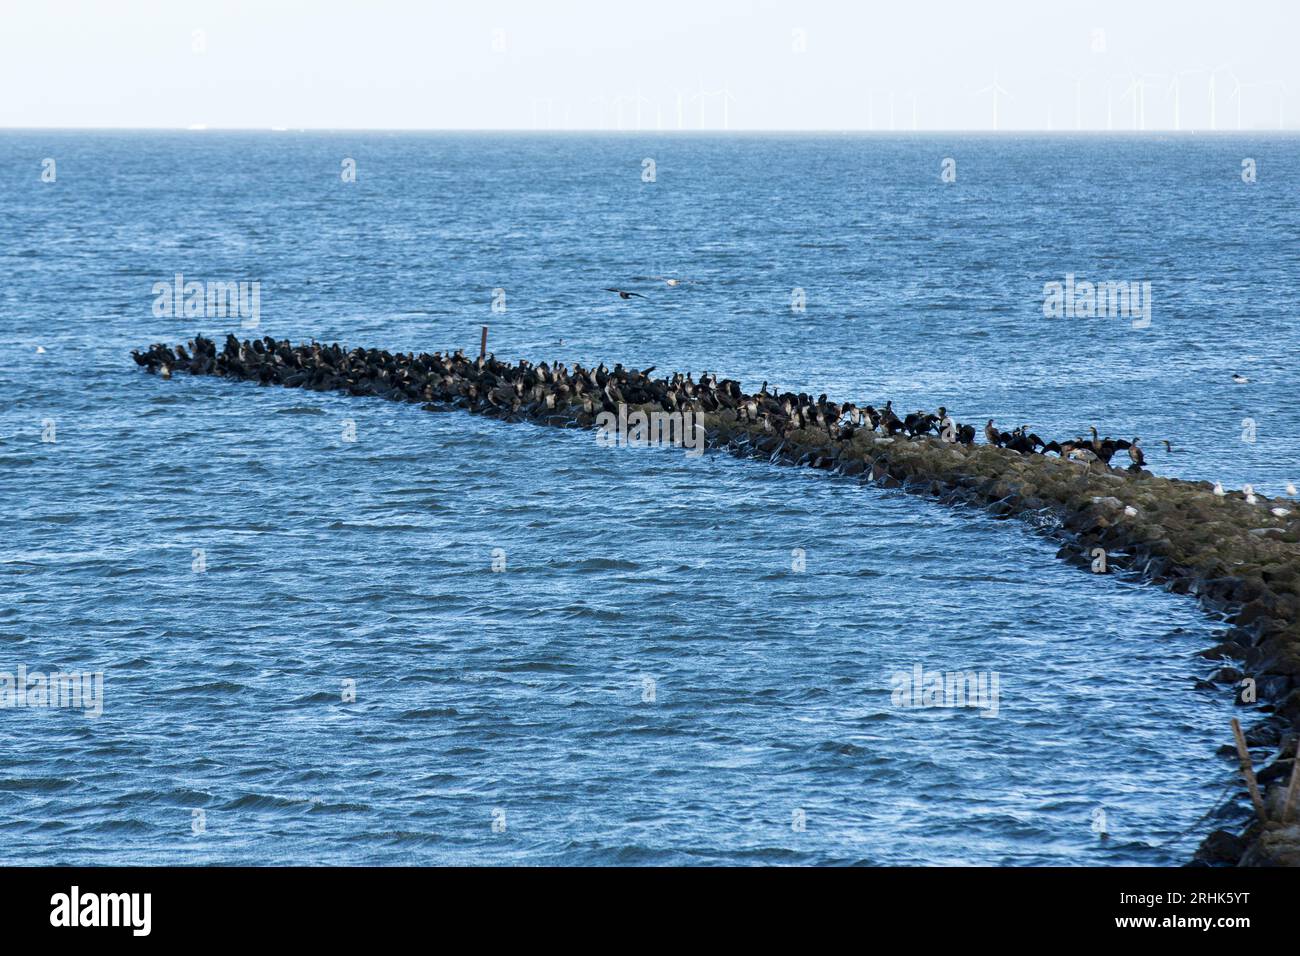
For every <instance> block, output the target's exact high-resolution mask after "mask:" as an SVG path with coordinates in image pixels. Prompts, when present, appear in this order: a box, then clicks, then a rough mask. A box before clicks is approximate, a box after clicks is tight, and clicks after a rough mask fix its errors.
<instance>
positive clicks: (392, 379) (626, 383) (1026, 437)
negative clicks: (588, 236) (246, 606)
mask: <svg viewBox="0 0 1300 956" xmlns="http://www.w3.org/2000/svg"><path fill="white" fill-rule="evenodd" d="M131 356H132V358H134V359H135V361H136V363H137V364H138V365H140V366H142V367H143V368H146V369H148V370H149V371H150V372H157V373H159V374H161V375H162V376H163V377H164V378H170V377H171V376H172V374H174V373H175V372H189V373H190V374H193V375H218V376H226V377H229V378H237V379H251V380H255V381H257V382H259V383H260V384H263V385H283V386H285V387H287V388H307V389H311V390H313V391H318V392H323V391H344V392H348V393H349V394H352V395H375V396H379V397H381V398H387V399H390V400H393V401H406V402H416V403H424V404H425V405H426V406H435V407H436V405H435V403H437V404H441V405H448V404H449V405H452V406H456V407H462V408H467V409H473V410H475V411H478V412H482V413H484V414H488V415H493V416H496V417H499V418H506V419H542V420H546V422H547V423H548V424H556V425H566V424H571V425H577V426H581V427H591V426H592V425H593V424H594V422H595V417H596V416H597V415H599V414H601V413H602V412H614V413H617V410H618V406H619V405H620V404H622V405H626V406H631V405H647V404H653V405H658V406H659V407H660V408H662V409H663V410H664V411H665V412H670V413H671V412H687V411H691V412H695V413H714V414H718V413H721V412H723V411H725V410H728V409H730V410H731V411H733V412H734V413H735V415H736V417H737V419H738V420H739V421H741V422H745V423H752V424H754V425H761V426H762V428H763V430H764V431H765V432H766V433H768V434H774V435H780V436H782V437H786V436H789V435H791V434H793V433H794V432H796V431H799V430H801V429H815V430H818V431H822V430H824V431H825V432H826V434H827V437H828V439H830V440H831V441H837V442H841V441H847V440H849V439H851V438H852V437H853V436H854V434H856V433H857V432H858V431H859V430H870V431H872V432H878V433H881V434H884V435H886V436H889V437H891V438H892V437H895V436H902V437H905V438H919V437H922V436H926V435H936V436H938V437H939V438H940V439H942V440H945V441H949V442H952V443H957V444H962V445H974V444H975V427H974V426H973V425H964V424H961V423H959V422H956V421H954V420H953V419H952V418H951V417H950V416H949V415H948V410H947V409H946V408H944V407H943V406H940V407H939V408H938V409H937V411H936V412H934V413H930V412H925V411H916V412H910V413H908V414H906V415H903V416H902V417H899V415H898V414H897V413H896V412H895V411H894V405H893V402H892V401H889V402H886V403H885V405H884V407H883V408H881V409H876V408H875V407H873V406H871V405H865V406H858V405H855V404H854V403H852V402H846V403H843V404H840V403H836V402H831V401H829V400H828V399H827V398H826V396H825V395H824V394H823V395H819V396H818V397H817V398H815V399H814V398H813V397H812V396H810V395H807V394H803V393H799V394H796V393H794V392H779V391H777V390H776V389H775V388H772V389H769V387H768V383H767V382H764V383H763V386H762V388H761V389H760V390H759V391H758V392H757V393H755V394H752V395H751V394H746V393H745V392H744V391H743V390H742V389H741V387H740V383H739V382H737V381H735V380H734V379H729V378H724V379H718V377H717V376H716V375H711V374H710V373H708V372H707V371H706V372H703V373H702V374H701V375H700V377H699V379H698V381H697V380H696V379H694V378H693V377H692V375H691V374H690V373H687V374H686V375H683V374H681V373H680V372H679V373H677V374H675V375H673V376H671V377H667V378H652V377H651V374H650V373H652V372H653V371H654V367H653V366H651V367H650V368H646V369H641V370H638V369H633V368H624V367H623V366H622V365H615V366H614V367H613V368H612V369H610V368H607V367H606V366H605V365H604V364H603V363H602V364H601V365H598V366H595V367H593V368H585V367H583V366H582V365H580V364H577V363H574V364H573V365H567V364H565V363H563V362H551V363H549V364H548V363H546V362H541V363H538V364H533V363H531V362H528V361H525V360H521V361H519V362H516V363H514V364H510V363H507V362H502V361H500V360H499V359H497V358H496V356H494V355H487V356H480V357H478V358H477V359H469V358H467V357H466V356H465V354H464V353H463V352H462V351H460V350H457V351H455V352H452V353H448V354H443V353H442V352H434V353H433V354H432V355H430V354H429V353H427V352H421V353H420V354H419V355H416V354H415V353H412V352H406V353H402V352H397V353H393V352H388V351H385V350H382V349H361V348H354V349H351V350H345V349H343V348H342V347H341V346H339V345H338V344H337V343H335V344H331V345H324V344H321V343H318V342H311V343H308V344H304V345H297V346H294V345H291V344H290V343H289V340H288V339H285V340H283V341H279V342H277V341H276V340H275V339H273V338H270V337H269V336H268V337H265V338H261V339H252V340H245V341H243V342H241V341H239V340H238V339H237V338H236V337H235V336H234V335H227V336H226V341H225V346H224V348H222V349H221V350H219V351H218V349H217V345H216V343H215V342H213V341H212V340H211V339H207V338H204V337H203V336H197V337H196V338H195V339H194V340H193V341H191V342H190V343H189V348H188V349H187V348H186V347H185V346H183V345H178V346H176V348H175V349H172V348H170V347H168V346H166V345H162V344H156V345H152V346H150V347H149V348H148V349H147V350H146V351H144V352H139V351H133V352H132V353H131ZM1089 430H1090V432H1091V437H1089V438H1074V439H1071V440H1069V441H1064V442H1056V441H1051V442H1044V441H1043V440H1042V439H1041V438H1039V437H1038V436H1037V435H1035V434H1034V433H1032V432H1030V431H1029V430H1028V428H1026V427H1025V426H1023V425H1022V426H1020V427H1017V428H1014V429H1012V430H1011V431H1009V432H1004V431H998V429H996V428H995V427H994V425H993V420H992V419H989V421H988V423H987V424H986V425H985V426H984V437H985V440H986V441H987V442H988V443H989V444H990V445H994V446H997V447H998V448H1006V449H1008V450H1010V451H1014V452H1018V453H1020V454H1022V455H1032V454H1048V453H1050V452H1054V453H1056V454H1057V455H1059V456H1060V457H1062V458H1069V459H1072V460H1075V461H1082V462H1086V463H1091V462H1101V463H1102V464H1104V465H1107V466H1109V464H1110V461H1111V459H1112V458H1113V457H1114V455H1115V454H1116V453H1117V452H1119V451H1121V450H1124V451H1127V453H1128V457H1129V459H1130V461H1131V465H1130V466H1129V467H1130V469H1131V470H1137V469H1140V468H1141V467H1142V466H1143V465H1144V464H1145V459H1144V457H1143V454H1142V449H1141V448H1140V447H1139V444H1138V443H1139V439H1137V438H1135V439H1133V441H1131V442H1129V441H1124V440H1122V439H1119V440H1117V439H1112V438H1109V437H1108V438H1100V437H1099V436H1098V434H1097V429H1096V428H1090V429H1089Z"/></svg>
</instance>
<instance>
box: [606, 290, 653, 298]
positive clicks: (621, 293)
mask: <svg viewBox="0 0 1300 956" xmlns="http://www.w3.org/2000/svg"><path fill="white" fill-rule="evenodd" d="M605 291H606V292H617V293H618V297H619V298H620V299H630V298H632V296H636V297H637V298H638V299H644V298H645V296H643V295H642V294H641V293H640V292H624V291H623V290H622V289H606V290H605Z"/></svg>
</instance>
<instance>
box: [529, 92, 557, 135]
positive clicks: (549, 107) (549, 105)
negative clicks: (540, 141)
mask: <svg viewBox="0 0 1300 956" xmlns="http://www.w3.org/2000/svg"><path fill="white" fill-rule="evenodd" d="M539 106H545V107H546V129H551V128H553V126H554V120H553V118H552V113H553V110H554V106H555V101H554V100H550V99H542V98H538V97H534V98H533V129H537V128H538V127H537V115H538V109H537V108H538V107H539Z"/></svg>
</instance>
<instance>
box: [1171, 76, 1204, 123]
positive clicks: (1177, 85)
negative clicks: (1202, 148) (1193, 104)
mask: <svg viewBox="0 0 1300 956" xmlns="http://www.w3.org/2000/svg"><path fill="white" fill-rule="evenodd" d="M1204 72H1205V71H1204V70H1179V71H1178V72H1177V73H1174V74H1171V76H1170V78H1169V88H1168V90H1166V92H1168V93H1173V94H1174V129H1175V130H1181V129H1182V128H1183V81H1182V78H1183V77H1184V76H1195V75H1197V74H1198V73H1204Z"/></svg>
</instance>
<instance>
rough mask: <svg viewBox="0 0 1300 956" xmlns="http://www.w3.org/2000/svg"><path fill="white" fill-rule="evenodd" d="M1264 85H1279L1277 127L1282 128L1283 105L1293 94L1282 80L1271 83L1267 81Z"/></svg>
mask: <svg viewBox="0 0 1300 956" xmlns="http://www.w3.org/2000/svg"><path fill="white" fill-rule="evenodd" d="M1264 85H1265V86H1270V87H1272V86H1276V87H1277V128H1278V129H1281V128H1282V126H1283V123H1282V105H1283V104H1284V103H1285V102H1286V98H1287V97H1288V96H1290V95H1291V91H1290V90H1288V89H1287V88H1286V84H1285V83H1283V82H1282V81H1281V80H1273V81H1272V82H1271V83H1265V84H1264Z"/></svg>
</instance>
